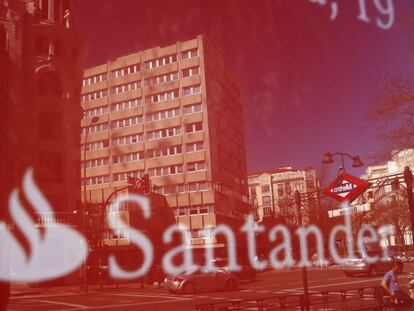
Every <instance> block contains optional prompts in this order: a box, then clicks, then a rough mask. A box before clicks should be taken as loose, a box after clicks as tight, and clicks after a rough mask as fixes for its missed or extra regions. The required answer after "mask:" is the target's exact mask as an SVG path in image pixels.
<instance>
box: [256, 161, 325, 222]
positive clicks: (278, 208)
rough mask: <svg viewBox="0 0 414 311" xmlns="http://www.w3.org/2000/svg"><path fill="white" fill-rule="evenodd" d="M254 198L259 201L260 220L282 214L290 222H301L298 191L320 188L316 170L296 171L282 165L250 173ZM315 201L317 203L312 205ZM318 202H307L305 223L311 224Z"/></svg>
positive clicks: (258, 214)
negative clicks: (299, 218)
mask: <svg viewBox="0 0 414 311" xmlns="http://www.w3.org/2000/svg"><path fill="white" fill-rule="evenodd" d="M248 183H249V193H250V198H251V199H252V200H253V201H254V202H255V207H256V219H257V221H258V222H262V221H263V220H264V219H265V218H266V217H271V216H275V217H282V218H284V219H285V221H286V222H287V223H288V224H292V225H294V224H297V218H296V206H295V200H294V192H295V191H296V190H298V191H299V192H300V193H306V192H313V191H317V189H318V187H319V186H318V185H319V184H318V180H317V177H316V171H315V169H306V170H296V169H293V168H292V167H282V168H279V169H275V170H269V171H263V172H257V173H251V174H249V176H248ZM312 204H313V206H311V205H312ZM315 204H317V202H316V201H315V202H304V204H303V210H302V218H303V222H304V223H305V224H306V223H309V220H310V218H311V214H312V210H310V209H311V207H313V208H315V206H314V205H315Z"/></svg>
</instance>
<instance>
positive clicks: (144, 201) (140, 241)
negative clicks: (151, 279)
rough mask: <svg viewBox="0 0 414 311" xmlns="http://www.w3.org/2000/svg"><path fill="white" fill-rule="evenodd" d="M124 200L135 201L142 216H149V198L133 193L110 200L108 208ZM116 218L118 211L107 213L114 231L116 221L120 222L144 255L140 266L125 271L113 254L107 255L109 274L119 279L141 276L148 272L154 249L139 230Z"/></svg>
mask: <svg viewBox="0 0 414 311" xmlns="http://www.w3.org/2000/svg"><path fill="white" fill-rule="evenodd" d="M124 202H133V203H136V204H137V205H138V206H139V207H140V208H141V209H142V212H143V215H144V218H145V219H148V218H150V216H151V208H150V204H149V203H150V202H149V199H148V198H147V197H144V196H140V195H135V194H128V195H124V196H120V197H119V198H118V199H116V200H115V201H114V202H112V204H111V207H110V210H111V211H116V210H118V207H119V205H120V204H121V203H124ZM118 218H119V217H118V213H108V222H109V225H110V227H111V229H112V230H114V231H116V230H117V221H118V222H120V223H121V224H122V226H123V227H126V229H125V233H126V235H127V236H129V239H130V241H131V243H132V244H135V245H136V246H138V247H140V248H141V250H142V254H143V255H144V262H143V263H142V266H141V267H140V268H139V269H137V270H135V271H132V272H130V271H125V270H123V269H122V268H121V267H120V266H119V265H118V263H117V261H116V258H115V256H113V255H111V256H109V263H108V265H109V274H110V275H111V276H112V277H114V278H119V279H133V278H138V277H141V276H143V275H145V273H147V272H148V270H149V269H150V267H151V265H152V261H153V258H154V249H153V247H152V244H151V241H150V240H149V239H148V238H147V237H146V236H145V235H144V234H143V233H141V232H140V231H139V230H136V229H134V228H131V227H129V225H128V224H126V223H124V222H123V220H122V219H121V218H119V219H118Z"/></svg>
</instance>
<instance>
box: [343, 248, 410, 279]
mask: <svg viewBox="0 0 414 311" xmlns="http://www.w3.org/2000/svg"><path fill="white" fill-rule="evenodd" d="M382 255H383V254H382V251H369V252H368V256H371V257H373V256H379V257H382ZM354 257H355V258H354V259H347V260H346V262H345V264H343V265H342V271H343V272H344V273H345V275H347V276H353V275H355V274H361V273H364V274H368V275H370V276H377V275H379V274H380V273H381V274H382V273H385V272H387V271H389V270H391V267H392V265H393V263H394V262H397V263H398V265H399V269H398V271H397V273H401V272H402V271H403V269H404V264H403V263H402V262H401V260H399V259H398V258H396V257H395V256H393V255H391V256H390V257H389V258H388V259H387V260H385V261H383V260H378V261H376V262H374V263H368V262H367V260H366V258H364V256H363V254H361V253H359V252H355V253H354Z"/></svg>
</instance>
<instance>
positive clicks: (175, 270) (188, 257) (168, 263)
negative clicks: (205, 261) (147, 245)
mask: <svg viewBox="0 0 414 311" xmlns="http://www.w3.org/2000/svg"><path fill="white" fill-rule="evenodd" d="M174 232H179V233H181V241H182V244H181V245H180V246H177V247H175V248H173V249H172V250H170V251H168V253H167V254H165V255H164V257H163V258H162V266H163V267H164V271H165V272H166V273H167V274H171V275H177V274H180V273H184V272H186V271H188V270H189V269H190V267H194V266H195V264H194V263H193V252H192V251H191V249H189V248H188V247H186V244H185V232H184V231H183V230H180V228H179V227H178V225H172V226H171V227H169V228H168V229H167V230H166V231H165V232H164V235H163V240H164V243H171V242H172V240H173V234H174ZM180 253H183V254H184V261H183V263H182V265H180V266H175V265H174V264H173V258H174V257H175V256H177V255H178V254H180Z"/></svg>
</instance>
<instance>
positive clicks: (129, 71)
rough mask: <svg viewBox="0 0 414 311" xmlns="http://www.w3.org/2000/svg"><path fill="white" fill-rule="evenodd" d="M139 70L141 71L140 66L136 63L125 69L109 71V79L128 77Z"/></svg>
mask: <svg viewBox="0 0 414 311" xmlns="http://www.w3.org/2000/svg"><path fill="white" fill-rule="evenodd" d="M140 69H141V65H140V64H139V63H138V64H134V65H130V66H127V67H123V68H119V69H115V70H111V77H112V78H118V77H122V76H126V75H130V74H133V73H136V72H138V71H140Z"/></svg>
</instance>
